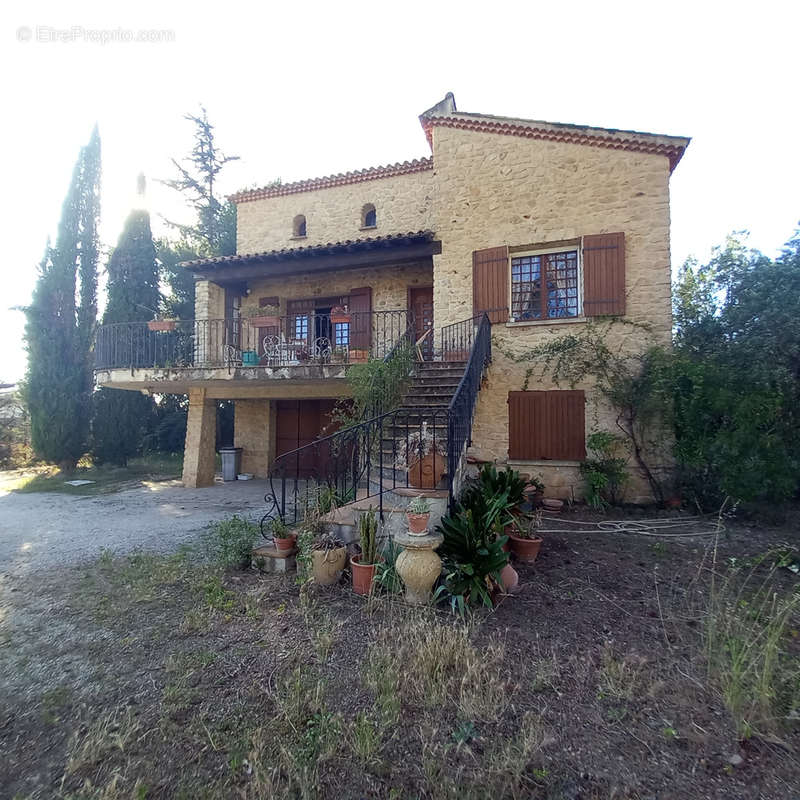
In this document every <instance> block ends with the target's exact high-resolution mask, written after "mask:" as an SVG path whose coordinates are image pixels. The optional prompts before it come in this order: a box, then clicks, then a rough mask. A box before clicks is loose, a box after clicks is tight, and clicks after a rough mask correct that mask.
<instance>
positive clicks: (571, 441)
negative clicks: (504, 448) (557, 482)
mask: <svg viewBox="0 0 800 800" xmlns="http://www.w3.org/2000/svg"><path fill="white" fill-rule="evenodd" d="M584 405H585V400H584V394H583V391H582V390H571V391H560V390H559V391H552V392H509V393H508V457H509V459H511V460H512V461H515V460H516V461H542V460H553V461H583V460H584V458H586V422H585V411H584Z"/></svg>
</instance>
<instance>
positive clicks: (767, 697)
mask: <svg viewBox="0 0 800 800" xmlns="http://www.w3.org/2000/svg"><path fill="white" fill-rule="evenodd" d="M779 568H780V567H779V558H778V554H776V553H765V554H764V555H763V556H761V557H759V558H757V559H755V560H754V561H753V562H751V563H749V564H745V565H742V566H739V565H738V564H733V565H730V566H729V568H728V569H727V570H726V571H724V572H719V570H718V569H717V568H716V554H715V558H714V561H713V567H712V580H711V586H710V591H709V594H708V598H707V601H706V605H705V608H704V609H703V614H702V616H703V628H702V630H703V644H704V650H705V656H706V664H707V669H708V678H709V681H710V682H711V683H712V685H714V686H716V687H717V689H718V690H719V692H720V694H721V696H722V698H723V700H724V702H725V705H726V706H727V708H728V710H729V711H730V713H731V715H732V716H733V718H734V721H735V723H736V730H737V734H738V735H739V736H740V737H741V738H744V739H747V738H750V737H751V736H753V735H754V734H758V735H760V736H763V737H780V736H781V734H782V732H783V730H784V729H785V728H786V725H787V723H789V722H790V721H792V720H794V721H796V720H797V719H798V718H800V653H799V652H798V646H797V638H798V629H799V628H800V592H798V591H797V589H796V588H795V590H794V591H791V592H787V591H786V590H780V589H779V588H777V586H776V584H777V578H778V575H777V570H778V569H779Z"/></svg>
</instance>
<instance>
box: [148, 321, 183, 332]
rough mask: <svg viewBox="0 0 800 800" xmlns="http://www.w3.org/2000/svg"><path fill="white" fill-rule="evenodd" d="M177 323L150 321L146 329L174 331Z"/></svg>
mask: <svg viewBox="0 0 800 800" xmlns="http://www.w3.org/2000/svg"><path fill="white" fill-rule="evenodd" d="M177 325H178V322H177V320H174V319H151V320H150V321H149V322H148V323H147V329H148V330H151V331H174V330H175V328H176V327H177Z"/></svg>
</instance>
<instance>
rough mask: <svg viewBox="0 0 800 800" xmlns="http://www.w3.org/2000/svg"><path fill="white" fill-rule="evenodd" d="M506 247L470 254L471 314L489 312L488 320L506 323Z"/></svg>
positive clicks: (507, 265)
mask: <svg viewBox="0 0 800 800" xmlns="http://www.w3.org/2000/svg"><path fill="white" fill-rule="evenodd" d="M508 273H509V264H508V247H506V246H503V247H490V248H489V249H488V250H475V251H474V252H473V254H472V314H473V316H476V317H477V316H478V314H480V313H481V312H482V311H490V310H491V309H499V310H494V311H491V313H490V314H489V320H490V321H491V322H492V323H495V322H507V321H508Z"/></svg>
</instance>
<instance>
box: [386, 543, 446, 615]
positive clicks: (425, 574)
mask: <svg viewBox="0 0 800 800" xmlns="http://www.w3.org/2000/svg"><path fill="white" fill-rule="evenodd" d="M394 541H395V544H398V545H400V546H401V547H402V548H403V552H402V553H400V555H399V556H398V557H397V561H396V563H395V569H396V570H397V574H398V575H399V576H400V579H401V580H402V581H403V585H404V586H405V599H406V602H407V603H410V604H411V605H417V606H419V605H425V604H427V603H429V602H430V599H431V590H432V589H433V584H434V583H435V582H436V579H437V578H438V577H439V575H440V574H441V572H442V560H441V559H440V558H439V556H438V555H436V552H435V551H436V548H437V547H439V545H440V544H441V543H442V542H443V541H444V537H443V536H442V535H441V534H440V533H429V534H427V535H425V536H410V535H409V534H408V533H405V532H398V533H396V534H395V537H394Z"/></svg>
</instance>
